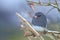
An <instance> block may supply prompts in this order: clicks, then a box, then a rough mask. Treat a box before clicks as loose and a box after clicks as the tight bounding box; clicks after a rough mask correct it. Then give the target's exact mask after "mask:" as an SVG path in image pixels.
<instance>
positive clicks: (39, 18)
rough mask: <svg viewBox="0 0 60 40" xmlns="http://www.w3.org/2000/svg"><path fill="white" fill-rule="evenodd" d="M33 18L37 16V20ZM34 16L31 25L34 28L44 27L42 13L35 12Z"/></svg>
mask: <svg viewBox="0 0 60 40" xmlns="http://www.w3.org/2000/svg"><path fill="white" fill-rule="evenodd" d="M34 16H37V18H35V17H34ZM34 16H33V18H32V24H33V25H34V26H41V27H46V24H47V18H46V16H45V15H44V14H43V13H42V12H37V13H35V15H34Z"/></svg>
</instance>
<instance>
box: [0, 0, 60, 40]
mask: <svg viewBox="0 0 60 40" xmlns="http://www.w3.org/2000/svg"><path fill="white" fill-rule="evenodd" d="M34 1H38V0H34ZM57 1H58V2H60V1H59V0H57ZM41 2H48V0H46V1H44V0H41ZM51 2H54V1H53V0H51ZM58 5H59V4H58ZM34 7H35V12H42V13H43V14H44V15H46V17H47V22H48V23H47V28H48V29H49V30H55V31H60V12H59V11H58V10H57V9H56V8H54V9H53V10H52V11H50V12H49V13H48V14H47V12H48V10H49V9H51V8H52V6H34ZM59 7H60V5H59ZM26 11H29V12H30V16H31V17H30V16H29V14H28V13H27V12H26ZM16 12H18V13H20V14H21V15H22V16H23V17H24V18H25V19H26V20H27V21H29V22H31V20H32V16H33V15H34V12H33V11H32V9H31V8H30V7H29V6H28V4H27V2H26V1H25V0H0V40H25V39H26V38H25V37H24V36H23V32H22V31H21V30H20V20H19V18H18V17H17V16H16ZM26 40H27V39H26ZM48 40H50V39H48Z"/></svg>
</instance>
